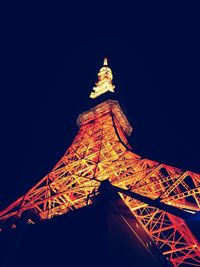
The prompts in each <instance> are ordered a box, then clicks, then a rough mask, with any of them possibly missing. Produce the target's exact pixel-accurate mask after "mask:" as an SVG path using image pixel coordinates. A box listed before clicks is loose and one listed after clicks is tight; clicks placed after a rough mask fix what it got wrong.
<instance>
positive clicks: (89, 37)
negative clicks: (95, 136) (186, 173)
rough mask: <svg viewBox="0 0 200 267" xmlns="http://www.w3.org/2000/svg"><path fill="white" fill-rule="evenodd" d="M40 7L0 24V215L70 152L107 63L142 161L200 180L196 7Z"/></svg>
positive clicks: (13, 12)
mask: <svg viewBox="0 0 200 267" xmlns="http://www.w3.org/2000/svg"><path fill="white" fill-rule="evenodd" d="M39 2H40V1H38V2H37V3H36V2H35V1H31V0H29V1H26V0H24V1H21V0H19V1H18V3H17V4H16V5H15V6H12V8H11V7H10V9H9V14H8V16H6V18H5V19H4V20H3V22H2V26H3V27H2V29H3V31H2V34H1V45H3V46H2V48H1V60H0V61H1V65H2V71H1V81H3V86H1V97H0V99H1V105H0V112H1V113H0V114H1V139H0V147H1V161H0V164H1V178H0V179H1V186H0V209H3V208H4V207H5V206H6V205H7V204H9V203H10V202H12V201H14V200H15V199H16V198H18V197H20V196H21V195H22V194H24V193H25V192H26V191H27V190H28V189H29V188H30V187H32V186H33V185H34V184H35V183H36V182H37V181H39V180H40V179H41V178H42V177H43V176H44V175H45V174H47V173H48V172H49V171H50V170H51V169H52V168H53V166H54V165H55V164H56V163H57V161H58V160H59V159H60V158H61V156H62V155H63V154H64V152H65V151H66V149H67V148H68V146H69V145H70V143H71V142H72V140H73V138H74V137H75V134H76V133H77V131H78V127H77V126H76V118H77V116H78V114H79V113H81V112H83V111H85V110H87V108H88V107H89V106H91V105H92V104H93V101H94V100H90V99H89V94H90V92H91V90H92V87H93V86H94V83H95V82H96V81H97V73H98V71H99V69H100V67H101V66H102V63H103V58H104V57H105V56H107V57H108V60H109V65H110V67H111V69H112V71H113V76H114V82H113V83H114V84H115V86H116V93H117V94H118V99H119V102H120V104H121V105H122V106H123V108H125V110H126V113H127V115H128V118H129V120H130V122H131V123H132V125H133V128H134V130H133V133H132V136H131V137H130V144H131V145H132V147H133V150H134V151H135V153H138V154H139V155H141V156H142V157H145V158H149V159H152V160H155V161H159V162H163V163H166V164H169V165H172V166H176V167H179V168H182V169H184V170H191V171H193V172H197V173H200V164H199V163H200V140H199V136H200V125H199V114H200V112H199V91H200V79H199V74H200V57H199V49H200V48H199V47H200V42H199V28H200V27H199V26H200V16H199V7H198V4H197V2H198V1H187V3H186V2H184V1H171V2H170V3H169V2H168V1H158V2H154V1H153V2H152V1H146V2H144V1H129V2H126V1H94V0H93V1H78V0H77V1H63V2H61V1H48V2H47V1H46V2H43V3H42V4H41V3H39ZM172 2H173V3H172ZM94 105H95V102H94Z"/></svg>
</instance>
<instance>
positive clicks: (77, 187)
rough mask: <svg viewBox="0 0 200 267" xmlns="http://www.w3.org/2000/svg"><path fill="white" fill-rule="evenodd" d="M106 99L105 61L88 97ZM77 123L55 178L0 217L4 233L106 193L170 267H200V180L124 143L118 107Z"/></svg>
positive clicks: (99, 109)
mask: <svg viewBox="0 0 200 267" xmlns="http://www.w3.org/2000/svg"><path fill="white" fill-rule="evenodd" d="M108 92H111V93H112V94H113V95H114V93H115V86H114V85H113V75H112V71H111V69H110V67H109V66H108V61H107V59H106V58H105V59H104V62H103V67H102V68H101V69H100V71H99V73H98V81H97V82H96V84H95V87H94V88H93V91H92V92H91V94H90V98H92V99H96V98H98V97H99V96H101V95H104V94H105V95H106V94H107V95H109V96H110V95H111V93H109V94H108ZM91 101H96V100H91ZM77 124H78V126H79V131H78V133H77V135H76V136H75V139H74V140H73V142H72V144H71V146H70V147H69V148H68V149H67V151H66V152H65V154H64V155H63V157H62V158H61V159H60V160H59V162H58V163H57V164H56V165H55V167H54V168H53V169H52V171H50V172H49V173H48V174H47V175H46V176H45V177H44V178H43V179H42V180H40V181H39V182H38V183H37V184H36V185H35V186H33V187H32V188H31V189H30V190H29V191H28V192H27V193H26V194H25V195H23V196H22V197H20V198H19V199H17V200H16V201H15V202H14V203H12V204H11V205H10V206H8V207H7V208H5V209H4V210H3V211H1V212H0V223H1V231H2V232H3V231H4V229H5V228H6V227H10V228H17V227H18V224H19V222H20V220H21V219H22V218H23V216H24V215H25V214H26V216H25V217H26V219H25V223H26V224H37V221H38V220H40V221H45V220H49V219H52V218H53V217H56V216H59V215H63V214H65V213H68V212H73V211H74V210H76V209H79V208H82V207H85V206H87V205H93V204H94V202H95V201H96V198H98V196H99V195H100V194H101V191H102V190H107V191H110V192H114V193H117V194H118V195H119V196H120V198H121V200H122V201H123V203H124V204H125V205H126V206H127V207H128V209H129V210H130V212H131V214H132V216H133V217H134V218H136V221H137V223H136V227H139V226H141V227H142V228H143V229H144V231H145V233H146V234H147V235H148V236H149V238H150V240H151V242H152V243H153V244H154V245H155V246H157V248H158V249H159V250H160V252H162V255H163V256H164V258H165V259H167V260H168V261H169V262H170V263H171V265H172V266H182V267H183V266H200V244H199V242H198V240H197V238H196V237H195V236H194V235H193V233H192V232H191V230H190V228H189V227H188V225H187V220H188V219H191V218H195V216H197V215H198V214H199V211H200V175H199V174H196V173H193V172H191V171H183V170H181V169H179V168H175V167H172V166H168V165H166V164H161V163H159V162H156V161H152V160H150V159H146V158H142V157H140V156H139V155H137V154H135V153H134V152H133V149H132V147H131V146H130V144H129V143H128V139H127V138H128V136H130V134H131V132H132V126H131V125H130V123H129V121H128V120H127V118H126V116H125V114H124V112H123V110H122V109H121V107H120V105H119V103H118V101H116V100H111V99H109V100H106V101H104V102H101V103H100V104H97V105H96V106H94V107H92V108H91V109H89V110H87V111H85V112H83V113H82V114H80V115H79V116H78V119H77ZM105 188H106V189H105ZM147 245H148V244H147ZM150 245H151V243H149V245H148V246H150Z"/></svg>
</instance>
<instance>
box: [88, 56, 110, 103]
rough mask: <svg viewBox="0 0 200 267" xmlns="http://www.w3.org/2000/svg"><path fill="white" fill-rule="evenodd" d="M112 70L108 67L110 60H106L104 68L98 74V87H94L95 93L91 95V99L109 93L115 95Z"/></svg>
mask: <svg viewBox="0 0 200 267" xmlns="http://www.w3.org/2000/svg"><path fill="white" fill-rule="evenodd" d="M112 79H113V75H112V70H111V69H110V68H109V67H108V59H107V58H104V61H103V67H102V68H101V69H100V71H99V73H98V81H97V82H96V83H95V85H96V87H93V92H91V94H90V98H96V97H98V96H100V95H102V94H104V93H106V92H108V91H110V92H112V93H114V89H115V86H114V85H113V84H112Z"/></svg>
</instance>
